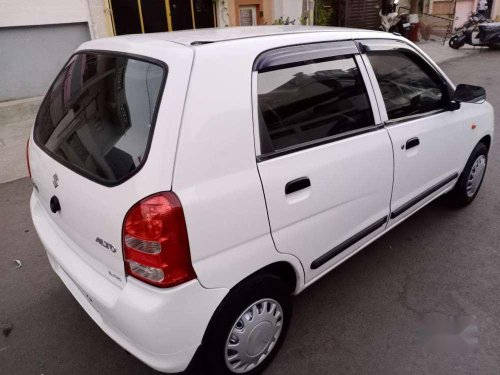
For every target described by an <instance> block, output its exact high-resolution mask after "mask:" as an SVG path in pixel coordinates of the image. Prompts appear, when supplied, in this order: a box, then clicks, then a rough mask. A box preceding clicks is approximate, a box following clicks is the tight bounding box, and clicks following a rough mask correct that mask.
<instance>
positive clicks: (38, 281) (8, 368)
mask: <svg viewBox="0 0 500 375" xmlns="http://www.w3.org/2000/svg"><path fill="white" fill-rule="evenodd" d="M476 52H477V53H474V54H472V55H469V56H467V57H465V58H462V59H460V60H451V61H448V62H446V63H445V64H443V65H442V67H443V68H444V70H445V71H446V72H447V73H448V74H449V75H450V76H451V77H452V79H454V80H455V81H456V82H457V83H458V82H462V83H471V84H479V85H483V86H485V87H486V88H487V92H488V98H489V100H490V101H491V102H492V103H493V104H494V105H495V106H496V107H497V108H500V85H499V84H498V83H499V82H498V67H499V62H500V52H499V53H494V52H491V51H482V52H479V51H476ZM496 121H497V124H498V123H500V110H498V111H497V115H496ZM499 139H500V138H498V137H497V139H496V141H495V145H494V150H493V153H492V154H491V157H490V165H489V170H488V174H487V176H486V179H485V183H484V185H483V187H482V190H481V192H480V194H479V196H478V198H477V200H476V201H475V202H474V204H472V205H471V206H469V207H467V208H466V209H462V210H455V209H453V208H450V207H449V205H448V204H447V203H446V200H444V199H440V200H438V201H436V202H434V203H433V204H431V205H430V206H429V207H427V208H425V209H423V210H421V211H420V212H419V213H418V214H416V215H415V216H414V217H412V218H411V219H409V220H407V221H406V222H404V223H403V224H402V225H400V226H399V227H397V228H396V229H394V230H393V231H392V232H390V233H389V234H387V235H386V236H385V237H383V238H382V239H380V240H378V241H376V242H375V243H374V244H372V245H371V246H369V247H368V248H367V249H365V250H364V251H363V252H361V253H360V254H358V255H357V256H355V257H354V258H352V259H351V260H349V261H348V262H346V263H344V265H342V266H341V267H339V268H338V269H336V270H335V271H333V272H332V273H331V274H330V275H328V276H326V277H325V278H324V279H322V280H321V281H319V282H318V283H316V284H315V285H314V286H312V287H311V288H309V289H308V290H307V291H305V292H304V293H303V294H301V295H300V296H298V297H297V298H296V301H295V302H296V304H295V316H294V320H293V324H292V327H291V330H290V333H289V336H288V339H287V341H286V343H285V345H284V346H283V348H282V351H281V352H280V354H279V355H278V357H277V358H276V360H275V362H274V363H273V364H272V366H271V367H270V368H269V370H268V371H267V372H266V374H269V375H271V374H273V375H281V374H283V375H294V374H311V373H314V374H316V375H319V374H498V373H499V369H500V298H499V297H500V272H499V270H500V252H499V245H500V191H499V190H498V188H497V187H498V186H500V147H499V146H500V144H499V143H500V141H499ZM30 190H31V189H30V186H29V182H28V180H27V179H21V180H17V181H14V182H9V183H6V184H1V185H0V243H1V246H2V247H1V250H0V374H46V375H47V374H75V375H76V374H152V373H154V371H152V370H150V369H149V368H148V367H146V366H145V365H143V364H142V363H140V362H139V361H138V360H136V359H135V358H134V357H132V356H130V355H128V354H127V353H126V352H125V351H124V350H122V349H121V348H120V347H119V346H118V345H117V344H115V343H114V342H113V341H112V340H111V339H109V338H108V337H107V336H106V335H105V334H104V333H102V332H101V331H100V329H99V328H98V327H97V326H96V325H95V324H94V323H93V322H92V321H91V320H90V318H89V317H88V316H87V315H86V314H85V313H84V312H83V310H82V309H81V308H80V307H79V305H78V304H77V302H76V301H75V300H74V299H73V298H72V297H71V296H70V294H69V292H68V291H67V290H66V289H65V288H64V287H63V285H62V283H61V282H60V281H59V279H58V278H57V277H56V276H55V275H54V274H53V273H52V272H51V270H50V269H49V264H48V262H47V260H46V258H45V255H44V252H43V249H42V247H41V244H40V242H39V240H38V239H37V236H36V234H35V232H34V229H33V226H32V223H31V220H30V218H29V214H28V198H29V194H30ZM13 259H19V260H21V262H22V267H21V268H16V264H15V263H14V262H13ZM426 314H434V316H437V317H450V316H451V317H458V316H475V317H476V322H477V326H478V337H479V343H478V344H477V346H476V350H475V351H473V352H471V353H465V354H447V355H445V354H426V353H425V352H424V351H423V349H422V347H421V345H420V344H419V343H418V339H417V330H418V327H419V323H418V321H419V317H420V316H421V315H426ZM2 332H3V334H2Z"/></svg>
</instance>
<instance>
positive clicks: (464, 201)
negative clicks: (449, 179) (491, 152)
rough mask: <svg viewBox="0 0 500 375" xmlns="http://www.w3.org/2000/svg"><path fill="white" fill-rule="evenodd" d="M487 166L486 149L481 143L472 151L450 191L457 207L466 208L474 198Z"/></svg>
mask: <svg viewBox="0 0 500 375" xmlns="http://www.w3.org/2000/svg"><path fill="white" fill-rule="evenodd" d="M487 164H488V148H487V147H486V145H484V144H483V143H479V144H478V145H477V146H476V148H475V149H474V151H472V154H471V156H470V157H469V160H468V161H467V164H466V165H465V168H464V170H463V171H462V174H461V175H460V178H459V179H458V182H457V184H456V185H455V187H454V189H453V191H452V196H453V200H454V202H455V203H456V204H457V205H458V206H466V205H468V204H469V203H471V202H472V201H473V200H474V198H476V196H477V193H478V192H479V189H480V188H481V184H482V183H483V178H484V174H485V172H486V166H487Z"/></svg>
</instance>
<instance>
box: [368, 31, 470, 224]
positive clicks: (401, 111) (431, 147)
mask: <svg viewBox="0 0 500 375" xmlns="http://www.w3.org/2000/svg"><path fill="white" fill-rule="evenodd" d="M360 43H361V50H362V51H363V59H364V61H365V63H366V64H367V68H368V71H369V72H370V76H371V77H373V81H374V82H373V84H374V87H375V91H376V94H378V97H380V98H381V99H380V100H379V102H380V106H381V116H382V119H383V120H385V123H386V128H387V131H388V132H389V136H390V137H391V140H392V144H393V148H394V188H393V192H392V199H391V215H390V216H391V221H390V223H389V225H392V224H395V223H396V222H398V221H399V220H401V219H403V218H405V217H406V216H408V215H409V214H411V213H412V212H414V211H415V210H417V209H418V208H420V207H422V206H423V205H425V203H427V202H428V201H430V200H432V199H433V198H435V197H436V196H437V195H439V194H441V193H442V192H443V191H445V190H449V189H450V188H451V187H452V186H453V185H454V184H455V182H456V181H457V178H458V176H459V174H460V172H461V169H462V168H463V166H464V163H465V160H466V158H467V156H468V152H470V151H469V146H468V145H469V142H468V139H469V138H470V135H469V133H470V124H471V123H472V119H471V118H469V117H468V115H467V113H466V111H464V110H463V109H457V107H456V106H454V103H451V93H452V91H453V90H452V88H451V85H450V84H449V82H448V81H447V80H446V79H445V77H444V76H443V75H442V74H441V73H440V72H438V70H437V69H436V68H434V66H433V65H431V64H430V63H429V62H428V61H426V59H425V58H424V57H423V56H422V55H420V53H418V52H417V51H416V50H415V49H413V48H412V47H411V46H410V45H408V44H406V43H404V42H401V41H396V40H363V41H361V42H360Z"/></svg>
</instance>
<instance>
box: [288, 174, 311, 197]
mask: <svg viewBox="0 0 500 375" xmlns="http://www.w3.org/2000/svg"><path fill="white" fill-rule="evenodd" d="M309 186H311V181H310V180H309V178H308V177H300V178H297V179H295V180H293V181H290V182H287V184H286V185H285V194H286V195H288V194H292V193H295V192H296V191H299V190H302V189H305V188H308V187H309Z"/></svg>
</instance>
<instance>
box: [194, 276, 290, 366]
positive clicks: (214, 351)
mask: <svg viewBox="0 0 500 375" xmlns="http://www.w3.org/2000/svg"><path fill="white" fill-rule="evenodd" d="M291 313H292V302H291V295H290V292H289V290H288V287H287V285H286V284H285V283H284V282H283V281H282V280H281V279H280V278H279V277H277V276H274V275H267V274H266V275H258V276H255V277H253V278H251V279H249V280H247V281H244V282H243V283H242V284H240V285H238V286H237V287H235V288H234V289H233V290H231V292H230V293H229V294H228V296H227V297H226V298H225V299H224V301H223V302H222V303H221V305H220V306H219V308H218V309H217V311H216V312H215V314H214V317H213V319H212V321H211V322H210V325H209V327H208V329H207V333H206V335H205V339H204V342H203V346H204V348H205V349H204V351H205V355H204V361H205V364H206V367H207V368H208V369H209V372H208V373H209V374H217V375H230V374H231V375H232V374H248V375H256V374H260V373H261V372H262V371H263V370H264V368H266V367H267V366H268V365H269V363H270V362H271V361H272V359H273V358H274V356H275V355H276V353H277V352H278V350H279V348H280V346H281V344H282V343H283V340H284V338H285V336H286V333H287V331H288V326H289V324H290V318H291Z"/></svg>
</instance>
